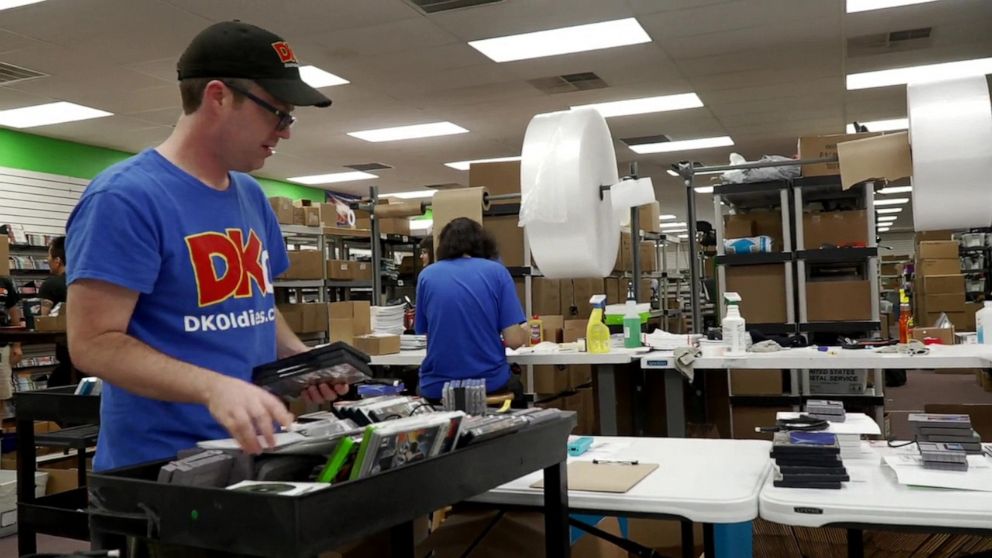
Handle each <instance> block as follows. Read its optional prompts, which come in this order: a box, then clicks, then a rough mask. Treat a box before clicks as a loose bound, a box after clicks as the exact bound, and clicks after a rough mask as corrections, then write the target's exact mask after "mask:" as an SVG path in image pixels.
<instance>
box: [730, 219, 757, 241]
mask: <svg viewBox="0 0 992 558" xmlns="http://www.w3.org/2000/svg"><path fill="white" fill-rule="evenodd" d="M752 236H754V220H753V219H751V216H750V215H727V216H726V217H724V218H723V237H724V238H750V237H752Z"/></svg>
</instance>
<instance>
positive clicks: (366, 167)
mask: <svg viewBox="0 0 992 558" xmlns="http://www.w3.org/2000/svg"><path fill="white" fill-rule="evenodd" d="M345 166H346V167H348V168H349V169H355V170H356V171H362V172H369V171H377V170H385V169H391V168H393V167H391V166H389V165H384V164H382V163H357V164H354V165H345Z"/></svg>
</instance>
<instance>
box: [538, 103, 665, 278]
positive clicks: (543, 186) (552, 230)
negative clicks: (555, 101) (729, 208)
mask: <svg viewBox="0 0 992 558" xmlns="http://www.w3.org/2000/svg"><path fill="white" fill-rule="evenodd" d="M521 157H522V160H521V163H520V188H521V207H520V224H521V226H523V227H524V228H525V237H526V238H527V243H528V245H529V246H530V250H531V253H532V254H533V257H534V262H535V263H536V264H537V266H538V267H539V268H540V270H541V273H542V274H544V276H545V277H548V278H551V279H562V278H582V277H604V276H606V275H609V274H610V272H612V270H613V266H614V264H615V263H616V257H617V246H618V245H619V243H620V224H619V222H618V221H617V217H616V213H615V212H614V211H613V206H612V202H611V194H610V192H609V191H607V192H604V194H603V198H602V199H600V186H601V185H605V186H612V185H614V184H616V183H617V181H618V177H617V161H616V156H615V154H614V152H613V139H612V137H611V136H610V129H609V127H608V126H607V125H606V120H605V119H604V118H603V116H602V115H601V114H600V113H599V112H598V111H596V110H594V109H579V110H569V111H563V112H553V113H548V114H539V115H537V116H535V117H534V118H533V119H532V120H531V121H530V124H529V125H528V126H527V132H526V134H525V135H524V144H523V149H522V150H521ZM652 200H653V197H652Z"/></svg>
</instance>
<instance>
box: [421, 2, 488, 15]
mask: <svg viewBox="0 0 992 558" xmlns="http://www.w3.org/2000/svg"><path fill="white" fill-rule="evenodd" d="M408 1H409V2H410V3H411V4H413V5H414V6H415V7H416V8H417V9H418V10H420V11H422V12H424V13H425V14H436V13H438V12H449V11H451V10H460V9H462V8H472V7H475V6H483V5H485V4H495V3H497V2H502V1H503V0H408Z"/></svg>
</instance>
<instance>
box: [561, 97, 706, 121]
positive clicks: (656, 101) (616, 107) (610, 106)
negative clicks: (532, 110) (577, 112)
mask: <svg viewBox="0 0 992 558" xmlns="http://www.w3.org/2000/svg"><path fill="white" fill-rule="evenodd" d="M701 106H703V102H702V101H700V100H699V96H697V95H696V94H695V93H684V94H681V95H664V96H661V97H644V98H642V99H628V100H626V101H613V102H609V103H593V104H591V105H578V106H574V107H572V108H573V109H582V108H591V109H596V110H597V111H599V113H600V114H602V115H603V118H610V117H611V116H629V115H632V114H648V113H652V112H666V111H671V110H683V109H690V108H699V107H701Z"/></svg>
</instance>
